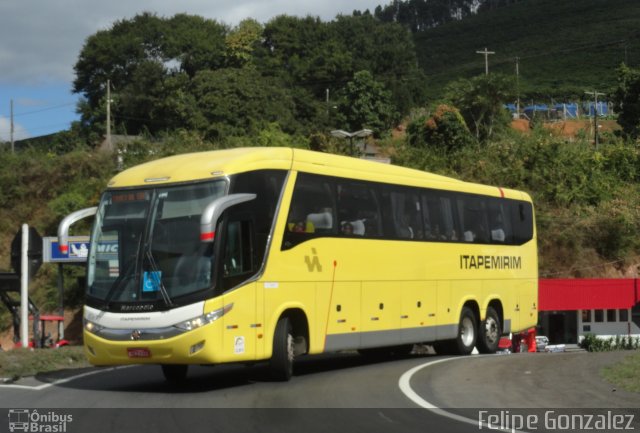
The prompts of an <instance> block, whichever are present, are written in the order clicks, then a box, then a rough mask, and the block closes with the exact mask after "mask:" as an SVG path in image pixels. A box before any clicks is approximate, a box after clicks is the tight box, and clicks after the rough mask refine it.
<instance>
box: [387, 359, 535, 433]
mask: <svg viewBox="0 0 640 433" xmlns="http://www.w3.org/2000/svg"><path fill="white" fill-rule="evenodd" d="M480 356H483V357H484V356H493V355H476V356H474V358H476V357H480ZM463 359H467V360H468V359H470V358H468V357H466V356H459V357H455V358H444V359H438V360H437V361H431V362H427V363H425V364H421V365H418V366H416V367H413V368H412V369H410V370H408V371H406V372H404V374H403V375H402V376H400V380H399V381H398V386H399V387H400V391H402V393H403V394H404V395H406V396H407V398H409V400H411V401H412V402H414V403H415V404H417V405H418V406H420V407H422V408H424V409H427V410H429V411H431V412H433V413H435V414H437V415H440V416H444V417H447V418H449V419H452V420H455V421H459V422H463V423H466V424H471V425H473V426H476V427H478V428H486V429H490V428H491V427H490V426H489V425H487V424H485V423H481V422H480V421H479V420H477V419H472V418H467V417H465V416H462V415H458V414H455V413H451V412H447V411H446V410H444V409H441V408H439V407H438V406H436V405H434V404H433V403H430V402H428V401H427V400H425V399H424V398H422V397H421V396H420V395H419V394H418V393H417V392H415V391H414V390H413V388H411V377H412V376H413V375H414V374H415V373H417V372H418V371H420V370H422V369H423V368H427V367H430V366H432V365H436V364H440V363H442V362H450V361H457V360H463ZM493 428H494V429H495V426H493ZM512 432H513V433H525V432H522V431H519V430H512Z"/></svg>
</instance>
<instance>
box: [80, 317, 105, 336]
mask: <svg viewBox="0 0 640 433" xmlns="http://www.w3.org/2000/svg"><path fill="white" fill-rule="evenodd" d="M83 321H84V329H85V330H86V331H88V332H91V333H92V334H95V333H98V332H100V331H102V330H103V329H104V326H100V325H97V324H95V323H93V322H91V321H89V320H87V319H84V320H83Z"/></svg>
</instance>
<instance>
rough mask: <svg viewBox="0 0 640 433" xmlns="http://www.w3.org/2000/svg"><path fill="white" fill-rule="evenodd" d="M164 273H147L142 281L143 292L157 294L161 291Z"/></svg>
mask: <svg viewBox="0 0 640 433" xmlns="http://www.w3.org/2000/svg"><path fill="white" fill-rule="evenodd" d="M161 278H162V271H151V272H145V273H144V276H143V279H142V291H143V292H157V291H159V290H160V279H161Z"/></svg>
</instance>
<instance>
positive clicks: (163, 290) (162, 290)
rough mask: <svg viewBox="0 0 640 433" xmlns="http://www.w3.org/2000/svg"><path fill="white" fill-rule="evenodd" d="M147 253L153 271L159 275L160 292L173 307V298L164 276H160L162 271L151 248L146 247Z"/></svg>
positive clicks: (168, 305)
mask: <svg viewBox="0 0 640 433" xmlns="http://www.w3.org/2000/svg"><path fill="white" fill-rule="evenodd" d="M146 255H147V259H148V260H149V265H150V266H151V271H152V272H154V273H155V274H156V275H158V279H157V283H158V288H159V289H160V294H161V295H162V300H163V301H164V303H165V304H166V305H167V307H173V306H174V305H175V304H174V303H173V301H172V300H171V296H169V292H168V291H167V288H166V287H165V286H164V283H163V282H162V277H161V276H160V275H161V274H160V273H161V271H160V268H158V265H157V264H156V261H155V259H154V258H153V254H151V248H147V249H146Z"/></svg>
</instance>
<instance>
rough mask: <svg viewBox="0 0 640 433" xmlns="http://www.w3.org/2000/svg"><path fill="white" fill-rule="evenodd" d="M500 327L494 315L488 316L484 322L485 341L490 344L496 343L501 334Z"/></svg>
mask: <svg viewBox="0 0 640 433" xmlns="http://www.w3.org/2000/svg"><path fill="white" fill-rule="evenodd" d="M498 329H499V327H498V322H496V320H495V319H494V318H493V317H487V320H486V321H485V324H484V335H485V341H486V342H487V343H488V344H490V345H492V344H495V343H496V341H498V338H500V336H499V335H498V334H499V332H498Z"/></svg>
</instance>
